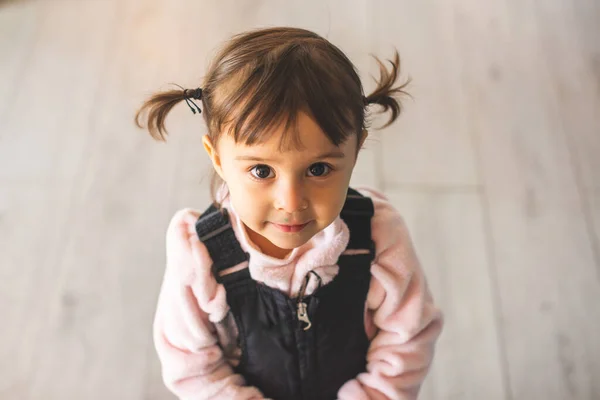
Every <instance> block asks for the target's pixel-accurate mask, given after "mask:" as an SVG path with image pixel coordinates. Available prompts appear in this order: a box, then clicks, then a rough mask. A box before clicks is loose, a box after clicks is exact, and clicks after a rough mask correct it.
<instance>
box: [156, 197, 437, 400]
mask: <svg viewBox="0 0 600 400" xmlns="http://www.w3.org/2000/svg"><path fill="white" fill-rule="evenodd" d="M359 191H360V192H361V193H362V194H364V195H366V196H369V197H371V199H372V200H373V203H374V207H375V215H374V216H373V218H372V239H373V241H374V242H375V246H376V256H375V259H374V261H373V263H372V265H371V274H372V279H371V285H370V288H369V293H368V296H367V303H366V304H365V327H366V331H367V335H368V337H369V339H370V346H369V350H368V354H367V371H366V372H364V373H362V374H360V375H358V376H357V377H356V378H355V379H352V380H350V381H348V382H347V383H346V384H344V385H343V386H342V387H341V388H340V390H339V392H338V398H339V399H340V400H346V399H347V400H350V399H352V400H362V399H365V400H366V399H402V400H407V399H416V398H417V395H418V392H419V388H420V386H421V383H422V382H423V379H424V378H425V376H426V374H427V372H428V369H429V366H430V364H431V361H432V358H433V354H434V347H435V342H436V340H437V338H438V336H439V334H440V332H441V329H442V314H441V312H440V310H439V309H438V308H437V307H436V306H435V305H434V303H433V299H432V296H431V294H430V292H429V290H428V287H427V283H426V280H425V277H424V275H423V271H422V270H421V267H420V265H419V261H418V259H417V257H416V254H415V251H414V249H413V246H412V243H411V239H410V237H409V234H408V231H407V229H406V225H405V223H404V221H403V219H402V217H401V216H400V215H399V214H398V212H397V211H396V210H395V209H394V208H393V207H392V205H391V204H390V203H389V202H388V200H387V199H386V198H385V197H384V196H383V195H382V194H380V193H378V192H376V191H373V190H370V189H362V190H360V189H359ZM223 205H224V206H225V207H226V208H227V209H228V211H229V213H230V216H231V220H232V225H233V229H234V232H235V235H236V237H237V239H238V240H239V242H240V244H241V246H242V248H243V249H244V251H246V252H248V253H249V254H250V260H249V262H247V263H245V264H244V265H241V266H240V268H244V267H248V268H249V270H250V274H251V276H252V278H253V279H255V280H256V281H260V282H263V283H264V284H266V285H269V286H271V287H274V288H277V289H279V290H281V291H283V292H284V293H287V294H288V295H289V296H290V297H295V296H296V295H297V293H298V291H299V288H300V285H301V283H302V280H303V278H304V276H305V275H306V273H307V272H308V271H310V270H315V272H317V273H318V274H319V275H320V276H321V278H322V279H323V284H327V283H328V282H330V281H331V280H332V279H333V278H334V277H335V276H336V275H337V273H338V266H337V265H336V263H337V259H338V257H339V256H340V254H341V253H342V252H343V251H344V249H345V248H346V245H347V243H348V239H349V232H348V228H347V226H346V224H345V223H344V222H343V221H342V219H341V218H339V217H338V218H337V219H336V220H335V221H334V222H333V223H332V224H331V225H330V226H328V227H327V228H325V229H324V230H323V231H321V232H320V233H318V234H317V235H315V236H314V237H313V238H312V239H311V240H310V241H309V242H308V243H306V244H304V245H302V246H301V247H299V248H296V249H294V250H292V251H291V253H290V254H289V255H288V256H287V257H286V258H285V259H276V258H272V257H269V256H267V255H265V254H263V253H262V252H261V251H260V250H259V249H258V248H257V247H256V246H255V245H254V244H253V243H252V242H251V241H250V240H249V239H248V236H247V234H246V230H245V228H244V226H243V224H242V222H241V221H240V220H239V218H238V217H237V214H236V213H235V210H233V208H232V206H231V204H230V203H229V202H228V201H227V200H225V202H224V203H223ZM199 215H200V213H199V212H198V211H195V210H191V209H184V210H181V211H179V212H177V213H176V214H175V216H174V217H173V219H172V220H171V223H170V225H169V228H168V231H167V238H166V242H167V266H166V271H165V275H164V280H163V284H162V288H161V292H160V296H159V300H158V307H157V310H156V316H155V321H154V342H155V346H156V350H157V353H158V356H159V358H160V361H161V363H162V372H163V379H164V382H165V384H166V385H167V387H168V388H169V389H170V390H171V391H172V392H173V393H174V394H175V395H176V396H178V397H179V398H180V399H186V400H200V399H236V400H237V399H239V400H247V399H263V398H264V397H263V396H262V394H261V393H260V391H259V390H258V389H257V388H255V387H250V386H246V385H245V383H244V378H243V377H242V376H240V375H237V374H235V373H234V370H233V366H235V365H236V364H237V362H238V361H239V356H240V350H239V349H238V348H236V347H235V343H236V341H235V339H236V335H237V328H236V327H235V323H234V322H233V319H232V318H231V313H229V306H228V305H227V301H226V296H225V288H224V287H223V286H222V285H221V284H218V283H217V282H216V280H215V278H214V276H213V275H212V274H211V268H210V267H211V264H212V262H211V259H210V256H209V254H208V251H207V250H206V247H205V246H204V245H203V244H202V243H201V242H200V241H199V239H198V237H197V235H196V231H195V222H196V221H197V219H198V217H199ZM314 289H315V287H314V285H309V287H308V288H307V290H306V294H307V295H308V294H310V293H311V292H312V291H313V290H314Z"/></svg>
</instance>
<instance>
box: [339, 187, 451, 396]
mask: <svg viewBox="0 0 600 400" xmlns="http://www.w3.org/2000/svg"><path fill="white" fill-rule="evenodd" d="M361 192H362V193H363V194H364V195H366V196H369V197H371V199H372V200H373V203H374V206H375V215H374V216H373V220H372V238H373V240H374V241H375V246H376V252H377V254H376V256H375V260H374V262H373V264H372V266H371V274H372V279H371V286H370V289H369V294H368V298H367V315H366V325H367V326H366V328H367V333H368V334H369V337H370V338H372V340H371V345H370V347H369V351H368V354H367V372H365V373H362V374H360V375H359V376H358V377H357V378H356V379H353V380H351V381H349V382H347V383H346V384H345V385H344V386H343V387H342V388H341V389H340V391H339V393H338V398H339V399H340V400H350V399H352V400H356V399H401V400H409V399H410V400H412V399H416V398H417V395H418V393H419V389H420V387H421V384H422V382H423V380H424V379H425V376H426V375H427V372H428V370H429V366H430V364H431V361H432V358H433V354H434V347H435V342H436V340H437V338H438V336H439V334H440V332H441V329H442V323H443V322H442V321H443V320H442V314H441V312H440V310H439V309H438V308H436V306H435V305H434V303H433V299H432V297H431V294H430V292H429V289H428V287H427V282H426V280H425V276H424V275H423V271H422V270H421V267H420V265H419V261H418V259H417V257H416V254H415V251H414V249H413V246H412V242H411V239H410V237H409V234H408V231H407V229H406V225H405V224H404V221H403V219H402V218H401V216H400V215H399V214H398V212H397V211H396V210H395V209H394V208H393V207H392V205H391V204H390V203H389V202H388V201H387V199H385V197H384V196H383V195H381V194H379V193H377V192H374V191H366V190H361Z"/></svg>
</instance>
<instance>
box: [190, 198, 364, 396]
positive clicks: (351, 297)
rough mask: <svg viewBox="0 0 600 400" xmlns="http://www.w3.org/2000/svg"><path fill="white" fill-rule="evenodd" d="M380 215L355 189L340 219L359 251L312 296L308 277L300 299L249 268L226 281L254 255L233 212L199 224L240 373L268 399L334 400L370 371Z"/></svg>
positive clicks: (213, 212) (211, 215)
mask: <svg viewBox="0 0 600 400" xmlns="http://www.w3.org/2000/svg"><path fill="white" fill-rule="evenodd" d="M373 212H374V211H373V202H372V201H371V199H370V198H368V197H365V196H362V195H361V194H360V193H358V192H357V191H355V190H353V189H348V196H347V197H346V202H345V204H344V207H343V209H342V212H341V214H340V216H341V218H342V219H343V220H344V222H345V223H346V225H347V226H348V228H349V230H350V240H349V243H348V246H347V247H346V250H355V251H354V252H349V253H351V254H348V255H346V254H342V255H341V256H340V257H339V260H338V265H339V273H338V275H337V276H336V277H335V278H334V279H333V280H332V281H331V282H330V283H329V284H327V285H325V286H322V287H319V288H318V289H317V290H316V291H315V292H314V293H312V294H311V295H308V296H305V295H304V289H305V287H306V283H307V282H308V279H309V275H307V277H306V279H305V282H304V284H303V286H302V288H301V289H300V293H299V295H298V297H297V298H289V297H288V296H287V295H286V294H284V293H283V292H281V291H279V290H278V289H274V288H271V287H268V286H266V285H264V284H261V283H259V282H256V281H254V280H253V279H252V277H251V276H250V272H249V269H248V268H245V269H242V270H240V271H237V272H234V273H232V274H229V275H224V276H222V277H219V272H220V271H223V270H225V269H228V268H231V267H233V266H236V265H238V264H240V263H241V262H244V261H246V260H248V259H249V256H248V254H247V253H245V252H244V251H243V250H242V248H241V247H240V244H239V242H238V241H237V239H236V237H235V234H234V231H233V229H232V227H231V224H230V221H229V217H228V214H227V210H225V209H222V210H219V209H218V208H216V207H214V206H211V207H210V208H209V209H207V210H206V211H205V212H204V213H203V214H202V215H201V216H200V218H199V219H198V221H197V223H196V231H197V233H198V236H199V238H200V240H201V241H202V242H203V243H204V245H205V246H206V248H207V250H208V252H209V254H210V256H211V258H212V260H213V274H214V276H215V277H216V279H217V281H218V282H220V283H222V284H223V285H224V287H225V289H226V292H227V302H228V304H229V306H230V309H231V312H232V313H233V316H234V318H235V322H236V324H237V327H238V330H239V337H238V344H239V347H240V349H241V351H242V354H241V359H240V363H239V365H238V366H237V367H235V370H236V372H237V373H239V374H240V375H242V376H243V377H244V378H245V379H246V383H247V384H248V385H251V386H255V387H257V388H258V389H259V390H260V391H261V392H262V393H263V394H264V395H265V396H266V397H268V398H272V399H277V400H287V399H291V400H296V399H298V400H300V399H306V400H308V399H310V400H319V399H324V400H325V399H326V400H329V399H335V398H336V397H337V392H338V390H339V389H340V387H341V386H342V385H343V384H344V383H346V382H347V381H349V380H351V379H354V378H355V377H356V376H357V375H358V374H359V373H361V372H364V371H365V368H366V354H367V349H368V346H369V340H368V338H367V336H366V333H365V326H364V313H365V303H366V300H367V293H368V291H369V283H370V280H371V272H370V266H371V261H372V260H373V257H374V252H375V249H374V245H373V241H372V240H371V217H372V216H373ZM360 250H363V251H360ZM365 250H366V251H365ZM356 253H359V254H356ZM313 274H314V275H316V278H317V279H319V280H320V278H319V277H318V275H317V274H316V273H313Z"/></svg>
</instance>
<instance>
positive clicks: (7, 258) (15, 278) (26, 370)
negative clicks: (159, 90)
mask: <svg viewBox="0 0 600 400" xmlns="http://www.w3.org/2000/svg"><path fill="white" fill-rule="evenodd" d="M71 189H72V187H71V185H70V184H66V185H63V186H60V185H52V186H48V185H43V184H38V185H31V184H22V185H21V184H7V183H0V238H1V240H0V319H1V320H2V329H0V359H1V360H3V361H2V362H0V398H2V399H25V398H27V390H28V387H29V386H30V385H31V370H32V369H33V368H35V365H34V363H35V351H34V348H35V347H36V346H37V345H38V343H37V340H38V337H39V335H40V333H43V331H44V330H43V324H41V323H40V320H39V318H42V317H43V316H44V315H45V312H46V308H45V304H46V302H47V301H48V300H49V295H48V292H49V291H50V290H51V289H53V283H54V282H55V280H54V279H53V278H54V274H55V273H56V272H57V271H58V269H59V268H60V265H59V260H60V256H61V254H62V251H63V250H64V240H63V238H64V236H65V234H66V232H65V221H66V220H67V218H68V213H69V207H70V203H71V198H70V197H71Z"/></svg>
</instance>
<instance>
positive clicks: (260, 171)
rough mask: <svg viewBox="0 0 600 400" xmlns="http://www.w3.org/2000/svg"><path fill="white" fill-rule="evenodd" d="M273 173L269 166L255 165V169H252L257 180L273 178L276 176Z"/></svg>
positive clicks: (251, 171)
mask: <svg viewBox="0 0 600 400" xmlns="http://www.w3.org/2000/svg"><path fill="white" fill-rule="evenodd" d="M272 172H273V171H272V170H271V167H269V166H268V165H262V164H260V165H255V166H254V167H252V169H251V170H250V173H251V174H252V176H253V177H255V178H256V179H267V178H272V177H273V176H272V175H274V174H273V173H272Z"/></svg>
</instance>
